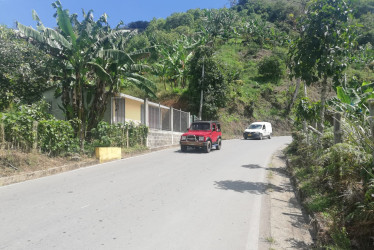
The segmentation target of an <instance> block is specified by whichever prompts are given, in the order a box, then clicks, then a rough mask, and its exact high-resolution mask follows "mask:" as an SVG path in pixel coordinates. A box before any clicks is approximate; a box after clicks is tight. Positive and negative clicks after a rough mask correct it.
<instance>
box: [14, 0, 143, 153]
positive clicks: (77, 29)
mask: <svg viewBox="0 0 374 250" xmlns="http://www.w3.org/2000/svg"><path fill="white" fill-rule="evenodd" d="M52 6H53V7H54V8H55V9H56V14H55V17H56V19H57V24H58V27H57V28H56V29H50V28H46V27H44V25H43V24H42V22H41V21H40V19H39V17H38V15H37V14H36V12H35V11H34V12H33V18H34V19H35V20H36V21H37V30H35V29H33V28H31V27H26V26H24V25H22V24H20V23H17V27H18V29H19V32H20V35H21V36H23V37H24V38H26V39H27V40H28V41H29V42H31V43H34V44H36V45H38V46H39V47H40V48H42V49H43V50H44V51H46V52H47V53H48V54H50V55H51V56H54V57H56V58H59V59H60V60H61V67H62V68H61V75H60V76H58V77H59V78H60V80H61V83H62V84H61V85H62V88H61V89H62V90H61V93H62V102H63V106H64V109H65V113H66V114H67V115H66V117H67V118H68V119H72V118H77V119H78V121H79V123H78V126H77V128H76V133H77V134H79V136H80V141H81V150H83V146H84V140H85V132H86V122H87V121H88V122H89V123H91V122H93V124H97V121H94V119H93V118H92V112H91V110H92V107H101V109H100V112H99V113H100V114H101V112H103V111H102V107H106V102H107V98H102V97H103V95H105V93H106V91H107V89H108V88H109V91H112V90H113V91H114V90H115V87H113V85H116V84H117V82H118V81H117V79H118V78H119V77H113V76H112V75H111V74H113V71H112V66H111V67H109V66H108V62H107V61H106V60H102V65H100V64H98V62H97V60H98V59H99V58H102V55H101V53H102V52H101V51H102V50H108V49H121V48H123V46H124V43H125V42H126V41H127V39H126V37H128V36H129V34H128V32H127V31H126V30H123V29H120V25H121V24H122V23H120V24H118V25H117V27H116V29H114V30H112V29H111V28H110V26H109V24H108V22H107V15H106V14H104V15H102V16H101V17H100V18H99V20H98V21H97V22H95V21H94V20H93V15H92V11H89V12H88V13H85V12H83V16H84V19H83V21H82V22H80V21H79V20H78V18H77V15H76V14H73V15H70V14H69V11H68V10H66V9H65V10H64V9H63V8H62V6H61V3H60V1H56V2H54V3H53V4H52ZM99 62H100V61H99ZM95 64H97V65H100V67H101V68H102V70H97V68H98V67H97V66H95ZM109 65H113V64H109ZM122 66H123V65H122ZM94 68H95V70H93V69H94ZM116 72H117V71H116ZM118 72H119V73H118V75H120V74H123V70H122V71H118ZM132 73H133V72H132ZM140 85H141V84H140ZM111 86H112V87H111ZM140 87H142V86H140ZM109 94H112V93H111V92H110V93H109ZM85 99H86V100H85ZM90 105H92V107H91V106H90ZM104 111H105V109H104ZM100 117H102V116H101V115H99V116H98V119H99V118H100Z"/></svg>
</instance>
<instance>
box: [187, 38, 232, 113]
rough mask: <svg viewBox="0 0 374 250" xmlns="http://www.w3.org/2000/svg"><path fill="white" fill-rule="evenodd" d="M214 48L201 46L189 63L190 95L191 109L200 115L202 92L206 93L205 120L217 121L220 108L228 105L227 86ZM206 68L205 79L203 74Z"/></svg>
mask: <svg viewBox="0 0 374 250" xmlns="http://www.w3.org/2000/svg"><path fill="white" fill-rule="evenodd" d="M213 52H214V50H213V48H211V47H208V46H203V45H201V46H199V47H197V49H196V50H195V53H194V55H193V57H192V59H191V60H190V62H189V68H190V84H189V86H188V94H189V97H190V103H191V106H192V107H191V109H192V110H194V112H195V113H198V110H199V104H200V97H201V91H203V93H204V95H203V96H204V100H203V103H204V104H203V112H202V117H203V119H217V113H218V110H219V108H222V107H224V106H225V104H226V93H227V85H226V82H225V79H224V76H223V75H222V73H221V71H220V70H219V68H218V65H217V62H216V61H215V60H214V58H213ZM203 67H204V77H203V78H202V72H203Z"/></svg>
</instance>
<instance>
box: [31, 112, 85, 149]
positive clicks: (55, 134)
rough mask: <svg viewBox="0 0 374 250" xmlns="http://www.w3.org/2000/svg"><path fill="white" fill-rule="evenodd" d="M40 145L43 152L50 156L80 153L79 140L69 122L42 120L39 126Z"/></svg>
mask: <svg viewBox="0 0 374 250" xmlns="http://www.w3.org/2000/svg"><path fill="white" fill-rule="evenodd" d="M38 144H39V145H40V148H41V150H42V152H46V153H48V154H49V155H61V154H63V153H71V152H79V140H77V138H76V136H75V133H74V129H73V127H72V126H71V124H70V122H68V121H62V120H55V119H49V120H41V121H40V122H39V124H38Z"/></svg>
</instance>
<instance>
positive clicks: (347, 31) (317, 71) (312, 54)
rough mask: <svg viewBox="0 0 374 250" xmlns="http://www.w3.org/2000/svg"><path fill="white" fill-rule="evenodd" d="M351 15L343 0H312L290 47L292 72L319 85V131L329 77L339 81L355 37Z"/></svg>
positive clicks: (322, 120) (321, 124)
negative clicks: (298, 32)
mask: <svg viewBox="0 0 374 250" xmlns="http://www.w3.org/2000/svg"><path fill="white" fill-rule="evenodd" d="M350 18H351V9H350V7H349V6H348V4H347V3H346V1H344V0H334V1H333V0H312V1H311V2H310V4H309V6H308V7H307V12H306V15H305V16H302V17H301V18H300V20H299V25H300V26H301V27H300V30H301V32H300V36H299V38H298V39H296V40H295V41H294V42H293V43H292V45H291V47H290V50H289V56H290V59H291V60H290V63H289V67H290V69H291V71H292V76H294V77H300V78H301V79H302V80H304V81H305V82H306V83H307V84H308V85H310V84H312V83H316V82H320V83H321V85H322V87H321V106H322V108H321V111H320V119H319V124H318V129H319V131H320V132H322V131H323V123H324V113H325V102H326V93H327V90H328V88H329V87H330V83H329V79H332V80H333V82H334V83H335V84H336V85H339V84H340V81H341V79H342V72H343V71H344V69H345V68H346V67H347V63H348V56H349V52H350V48H351V46H352V44H353V38H354V36H353V31H352V26H351V25H350V23H349V20H350Z"/></svg>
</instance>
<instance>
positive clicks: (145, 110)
mask: <svg viewBox="0 0 374 250" xmlns="http://www.w3.org/2000/svg"><path fill="white" fill-rule="evenodd" d="M144 123H145V124H144V125H145V126H147V127H149V107H148V98H145V99H144Z"/></svg>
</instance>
